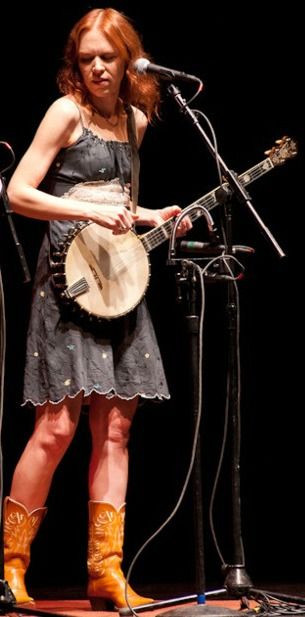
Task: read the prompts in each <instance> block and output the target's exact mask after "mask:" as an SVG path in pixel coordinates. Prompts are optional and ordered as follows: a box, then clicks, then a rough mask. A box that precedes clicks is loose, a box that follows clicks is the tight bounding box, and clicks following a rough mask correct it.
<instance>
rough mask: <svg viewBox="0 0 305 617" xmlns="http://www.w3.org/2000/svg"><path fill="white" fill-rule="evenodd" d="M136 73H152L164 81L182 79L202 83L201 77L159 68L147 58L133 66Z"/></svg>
mask: <svg viewBox="0 0 305 617" xmlns="http://www.w3.org/2000/svg"><path fill="white" fill-rule="evenodd" d="M133 67H134V69H135V71H136V72H137V73H139V74H140V75H143V74H145V73H152V74H155V75H158V76H159V77H161V78H162V79H168V80H176V79H180V80H182V81H196V82H197V83H198V82H199V83H202V82H201V79H199V77H196V76H195V75H189V74H188V73H183V71H176V70H174V69H169V68H167V67H165V66H159V64H154V63H153V62H150V61H149V60H148V59H147V58H138V59H137V60H136V61H135V62H134V65H133Z"/></svg>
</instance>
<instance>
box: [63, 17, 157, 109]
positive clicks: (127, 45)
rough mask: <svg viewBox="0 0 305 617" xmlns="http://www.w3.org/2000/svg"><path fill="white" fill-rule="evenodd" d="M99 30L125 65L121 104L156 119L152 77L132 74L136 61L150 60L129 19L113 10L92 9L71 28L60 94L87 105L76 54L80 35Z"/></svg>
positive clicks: (155, 90)
mask: <svg viewBox="0 0 305 617" xmlns="http://www.w3.org/2000/svg"><path fill="white" fill-rule="evenodd" d="M92 28H98V29H99V30H100V31H101V32H102V33H103V34H104V35H106V37H107V38H108V39H109V42H110V43H111V44H113V45H115V47H117V49H118V50H119V53H120V55H121V57H122V58H123V60H124V61H125V63H126V70H125V75H124V77H123V80H122V82H121V89H120V97H121V99H122V100H123V102H124V103H127V104H131V105H135V106H136V107H138V108H139V109H141V110H142V111H144V113H145V114H146V115H147V117H148V119H149V120H151V118H152V117H153V115H155V114H156V115H157V112H158V106H159V103H160V91H159V84H158V81H157V79H156V78H155V77H153V76H152V75H147V74H143V75H140V74H138V73H136V71H135V70H134V68H133V66H134V62H135V60H137V58H142V57H144V58H149V56H148V54H147V53H145V51H144V49H143V46H142V42H141V39H140V36H139V34H138V33H137V32H136V30H135V29H134V27H133V26H132V24H131V22H130V21H129V19H128V18H127V17H126V16H125V15H124V14H123V13H121V12H119V11H116V10H115V9H112V8H106V9H93V10H92V11H89V13H86V15H84V17H82V18H81V19H80V20H79V21H78V22H77V23H76V24H75V26H74V27H73V28H72V30H71V32H70V34H69V37H68V40H67V43H66V46H65V50H64V57H63V66H62V68H61V69H60V70H59V72H58V75H57V83H58V86H59V90H60V92H61V93H62V94H74V95H76V96H77V97H78V98H79V99H80V101H81V102H82V103H83V104H88V92H87V90H86V88H85V86H84V84H83V81H82V77H81V73H80V71H79V66H78V50H79V45H80V37H81V35H82V34H83V33H84V32H85V31H88V30H91V29H92Z"/></svg>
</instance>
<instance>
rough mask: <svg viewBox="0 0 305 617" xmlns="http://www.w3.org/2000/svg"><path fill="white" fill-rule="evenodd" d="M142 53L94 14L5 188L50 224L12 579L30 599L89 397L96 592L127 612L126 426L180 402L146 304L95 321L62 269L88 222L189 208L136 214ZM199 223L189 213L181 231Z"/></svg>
mask: <svg viewBox="0 0 305 617" xmlns="http://www.w3.org/2000/svg"><path fill="white" fill-rule="evenodd" d="M141 56H145V52H144V50H143V48H142V45H141V42H140V38H139V36H138V34H137V33H136V32H135V30H134V28H133V26H132V25H131V23H130V22H129V20H128V19H127V18H126V17H125V16H124V15H123V14H122V13H119V12H117V11H116V10H113V9H111V8H107V9H94V10H92V11H90V12H89V13H87V14H86V15H85V16H84V17H83V18H82V19H81V20H80V21H79V22H78V23H77V24H76V25H75V26H74V28H73V29H72V31H71V33H70V35H69V37H68V41H67V45H66V49H65V55H64V62H63V66H62V69H61V70H60V72H59V75H58V84H59V89H60V92H61V95H62V96H61V97H60V98H58V99H57V100H56V101H55V102H54V103H53V104H52V105H51V106H50V108H49V109H48V110H47V112H46V114H45V116H44V118H43V120H42V122H41V124H40V126H39V127H38V129H37V132H36V134H35V136H34V139H33V141H32V143H31V145H30V147H29V148H28V150H27V152H26V153H25V155H24V156H23V158H22V160H21V161H20V163H19V165H18V167H17V169H16V171H15V173H14V174H13V176H12V178H11V181H10V183H9V186H8V195H9V199H10V203H11V206H12V208H13V210H14V211H15V212H18V213H19V214H22V215H24V216H27V217H32V218H37V219H44V220H48V221H49V227H48V233H47V234H46V237H45V238H44V241H43V244H42V247H41V251H40V254H39V258H38V266H37V273H36V278H35V284H34V294H33V304H32V311H31V319H30V325H29V331H28V340H27V356H26V368H25V380H24V404H27V403H31V404H32V405H34V406H35V408H36V421H35V428H34V431H33V434H32V436H31V438H30V439H29V441H28V443H27V445H26V447H25V449H24V452H23V454H22V455H21V458H20V460H19V462H18V464H17V466H16V469H15V472H14V475H13V479H12V486H11V491H10V496H9V497H7V498H6V499H5V503H4V556H5V578H6V580H7V581H8V583H9V585H10V588H11V590H12V592H13V593H14V595H15V598H16V601H17V603H18V602H29V601H31V600H32V598H30V596H29V595H28V592H27V590H26V586H25V580H24V579H25V574H26V570H27V568H28V565H29V561H30V547H31V542H32V540H33V538H34V537H35V535H36V533H37V530H38V528H39V526H40V524H41V521H42V519H43V517H44V516H45V513H46V507H45V503H46V500H47V496H48V493H49V490H50V486H51V482H52V478H53V475H54V472H55V470H56V468H57V465H58V464H59V462H60V461H61V459H62V457H63V455H64V453H65V452H66V450H67V448H68V446H69V444H70V443H71V440H72V438H73V436H74V434H75V430H76V427H77V424H78V421H79V417H80V412H81V408H82V406H83V405H84V404H88V405H89V426H90V431H91V436H92V453H91V459H90V465H89V479H88V492H89V498H90V501H89V548H88V573H89V582H88V596H89V598H90V600H91V602H92V605H94V606H95V607H99V608H102V604H103V602H104V601H110V602H111V603H113V604H114V605H115V606H116V607H118V608H121V607H124V606H126V597H125V594H126V592H125V583H126V580H125V578H124V574H123V572H122V570H121V562H122V546H123V534H124V514H125V497H126V490H127V477H128V450H127V445H128V437H129V431H130V426H131V423H132V419H133V417H134V414H135V411H136V408H137V405H138V402H139V399H141V398H143V399H152V400H153V399H159V400H162V399H168V398H169V392H168V388H167V384H166V378H165V376H164V370H163V366H162V361H161V359H160V353H159V349H158V345H157V341H156V337H155V333H154V330H153V328H152V324H151V321H150V317H149V313H148V311H147V308H146V304H145V301H141V302H140V303H139V304H138V306H136V308H135V309H134V310H131V311H130V312H129V313H127V314H126V315H125V316H122V317H119V318H116V319H113V320H101V322H100V323H98V324H94V323H92V324H91V325H90V324H89V325H88V324H87V323H86V324H85V322H84V323H83V321H82V320H81V319H80V318H79V317H77V315H76V314H73V312H69V311H68V312H67V310H66V308H65V307H64V305H63V303H62V302H61V300H60V297H59V295H58V293H57V291H56V288H55V287H56V286H55V285H54V277H53V276H52V274H53V271H52V268H51V264H52V261H53V259H54V255H56V254H58V252H60V251H61V250H62V242H63V241H64V239H65V238H66V237H67V234H69V233H70V232H71V229H72V230H74V229H75V224H76V223H78V222H80V221H89V222H93V223H97V224H98V225H99V226H102V227H104V228H106V229H108V230H111V232H112V234H114V235H116V234H124V233H127V232H129V230H130V229H131V228H132V227H133V225H134V223H135V221H136V223H137V224H144V225H149V226H152V227H155V226H158V225H160V224H162V223H163V222H164V221H165V220H167V219H169V218H171V217H173V216H175V215H177V214H179V212H180V209H179V208H178V207H177V206H172V207H168V208H163V209H162V210H148V209H145V208H141V207H137V209H136V213H135V212H134V208H132V207H130V206H131V205H132V204H131V202H130V195H129V186H130V183H131V180H132V177H131V176H132V174H131V169H132V165H131V160H132V156H131V152H132V151H133V150H134V148H133V149H132V146H131V144H132V139H133V137H135V138H136V143H137V147H139V145H140V143H141V141H142V139H143V136H144V133H145V130H146V127H147V124H148V122H150V121H151V119H152V118H153V116H154V115H155V114H156V113H157V110H158V105H159V90H158V84H157V82H156V80H155V78H153V77H151V76H149V75H137V74H136V73H135V71H134V69H133V66H134V61H135V60H136V59H137V58H139V57H141ZM133 157H134V160H136V158H137V156H136V154H133ZM135 169H136V166H135V167H134V168H133V172H134V170H135ZM133 179H134V176H133ZM136 179H137V178H136ZM79 189H80V191H79ZM79 194H81V196H82V197H80V198H79V197H78V195H79ZM131 197H132V198H133V201H134V200H135V199H136V195H135V194H133V195H131ZM190 226H191V223H190V221H189V220H188V219H184V220H183V221H182V223H181V225H180V233H181V234H183V233H185V231H187V229H189V228H190ZM127 597H128V602H129V604H130V605H132V606H139V605H140V604H143V603H148V602H152V601H153V600H152V599H151V598H144V597H141V596H139V595H138V594H137V593H136V592H135V591H133V590H132V588H131V587H130V586H128V588H127Z"/></svg>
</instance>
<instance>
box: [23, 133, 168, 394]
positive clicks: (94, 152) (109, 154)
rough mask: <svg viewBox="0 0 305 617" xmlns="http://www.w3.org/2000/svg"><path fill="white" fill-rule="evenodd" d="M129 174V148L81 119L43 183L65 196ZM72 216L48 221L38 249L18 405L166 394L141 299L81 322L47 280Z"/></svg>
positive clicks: (122, 180)
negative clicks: (94, 321) (117, 313)
mask: <svg viewBox="0 0 305 617" xmlns="http://www.w3.org/2000/svg"><path fill="white" fill-rule="evenodd" d="M115 178H118V179H119V182H120V184H121V185H122V187H123V186H124V185H126V184H130V181H131V147H130V144H129V143H128V142H119V141H108V140H104V139H102V138H101V137H98V136H97V135H95V134H94V133H93V132H91V130H90V129H88V128H85V127H84V126H83V132H82V135H81V136H80V138H79V139H78V140H77V142H75V143H74V144H73V145H72V146H70V147H68V148H65V149H62V150H61V151H60V152H59V153H58V155H57V157H56V159H55V160H54V162H53V164H52V166H51V167H50V170H49V172H48V174H47V176H46V178H45V181H44V183H43V186H42V188H43V190H45V191H46V192H49V193H52V194H54V195H57V196H65V195H66V194H67V193H68V192H69V190H71V188H72V187H74V186H75V185H77V184H79V185H80V186H81V185H82V183H88V182H94V183H98V181H102V182H103V183H105V182H107V181H111V180H114V179H115ZM75 223H76V222H75V221H67V220H64V221H50V222H49V224H48V232H47V233H46V235H45V237H44V239H43V242H42V246H41V249H40V252H39V257H38V262H37V270H36V275H35V281H34V286H33V299H32V306H31V315H30V323H29V328H28V335H27V348H26V363H25V374H24V400H23V405H25V404H27V403H31V404H33V405H35V406H36V405H42V404H44V403H45V402H46V401H49V402H51V403H58V402H60V401H62V400H63V399H64V398H65V397H66V396H68V397H75V396H76V395H77V394H78V393H79V392H83V394H84V396H89V395H90V394H91V393H92V392H97V393H99V394H103V395H105V396H106V397H108V398H111V397H113V396H118V397H120V398H122V399H131V398H134V397H135V396H137V395H139V396H140V397H142V398H143V399H155V400H162V399H168V398H169V397H170V395H169V391H168V386H167V381H166V377H165V374H164V368H163V363H162V359H161V356H160V350H159V346H158V343H157V339H156V335H155V331H154V328H153V325H152V322H151V318H150V315H149V312H148V309H147V305H146V301H145V299H144V300H142V301H141V302H140V304H138V306H137V307H136V308H135V309H133V310H132V311H131V312H130V313H128V314H127V315H125V316H123V317H119V318H116V319H112V320H101V323H100V324H98V325H91V326H88V327H87V326H86V327H84V325H83V324H80V323H78V322H77V319H74V318H73V317H71V315H68V316H67V315H66V314H65V313H64V311H63V309H62V306H61V303H60V300H59V299H58V295H57V293H56V290H55V289H54V285H53V282H52V276H51V275H52V271H51V268H50V254H51V251H52V250H56V249H57V248H58V247H59V245H60V243H61V242H62V241H63V239H64V236H65V234H67V233H68V232H69V230H71V228H73V227H74V225H75Z"/></svg>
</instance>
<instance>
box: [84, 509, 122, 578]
mask: <svg viewBox="0 0 305 617" xmlns="http://www.w3.org/2000/svg"><path fill="white" fill-rule="evenodd" d="M124 525H125V504H123V505H122V506H121V507H120V508H119V509H118V510H116V508H115V507H114V506H112V504H110V503H107V502H103V501H89V542H88V571H89V575H90V576H100V575H101V572H102V571H103V570H104V566H105V561H106V560H107V562H108V564H109V561H112V562H114V563H116V564H117V565H120V564H121V561H122V558H123V542H124Z"/></svg>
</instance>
